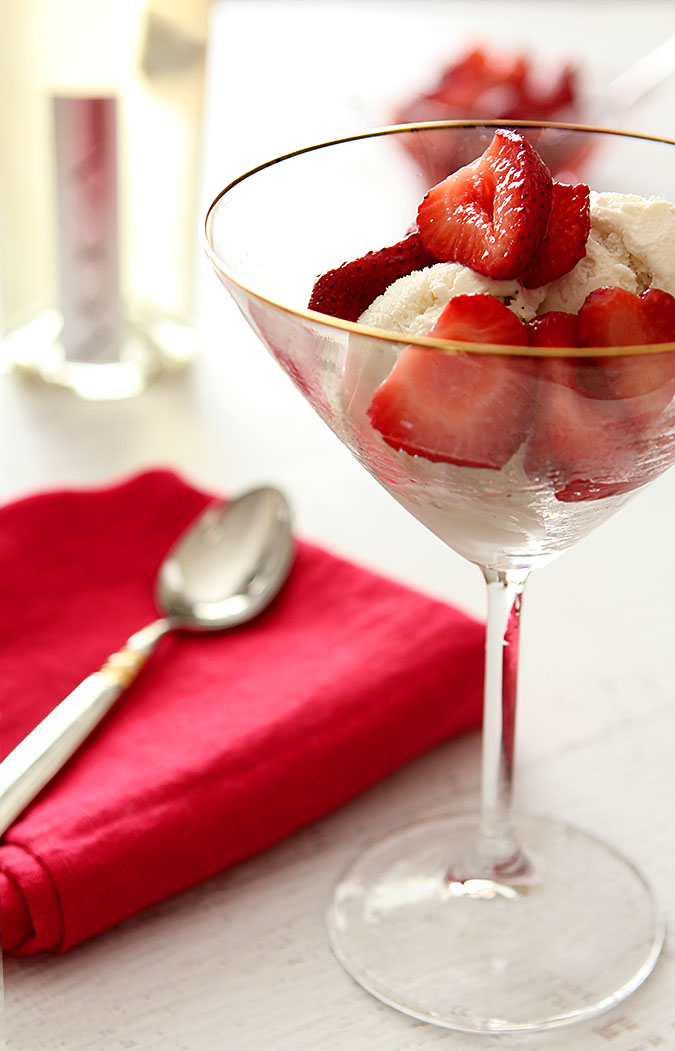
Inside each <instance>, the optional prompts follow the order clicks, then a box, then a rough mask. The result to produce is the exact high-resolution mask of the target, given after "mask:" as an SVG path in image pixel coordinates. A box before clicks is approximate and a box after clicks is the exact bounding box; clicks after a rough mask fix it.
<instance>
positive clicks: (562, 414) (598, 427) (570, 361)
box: [523, 357, 640, 502]
mask: <svg viewBox="0 0 675 1051" xmlns="http://www.w3.org/2000/svg"><path fill="white" fill-rule="evenodd" d="M537 378H538V384H537V397H536V406H535V412H534V422H533V426H532V433H531V435H530V438H529V441H528V443H527V448H526V452H525V459H524V462H523V466H524V469H525V472H526V474H527V475H528V477H529V478H530V479H531V480H532V481H533V482H534V483H535V484H537V485H542V486H546V487H549V486H552V488H553V489H554V491H555V494H556V497H557V498H558V499H559V500H562V501H565V502H568V501H575V500H597V499H600V498H601V497H605V496H613V495H616V494H617V493H622V492H627V491H628V490H630V489H634V488H635V487H636V486H637V485H639V484H640V481H639V479H636V478H635V475H634V471H633V469H632V468H633V465H634V462H635V453H634V452H633V451H632V448H633V441H634V434H633V430H632V425H631V420H630V417H629V414H628V412H627V411H626V407H625V404H624V403H623V402H622V401H621V400H608V401H598V400H595V399H593V398H590V397H589V396H588V395H587V394H586V393H585V392H584V391H583V390H581V389H580V388H579V382H578V361H577V359H575V358H569V357H566V358H545V359H540V360H539V361H538V362H537Z"/></svg>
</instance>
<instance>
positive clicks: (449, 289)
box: [359, 263, 545, 336]
mask: <svg viewBox="0 0 675 1051" xmlns="http://www.w3.org/2000/svg"><path fill="white" fill-rule="evenodd" d="M474 292H488V293H489V294H490V295H493V296H496V297H497V298H498V299H501V300H502V302H504V303H506V304H507V305H508V306H509V307H510V308H511V310H513V311H514V313H516V314H518V315H519V316H520V317H522V318H523V320H524V321H527V320H529V318H532V317H534V315H535V314H536V312H537V307H538V306H539V304H540V302H541V301H542V299H543V298H544V295H545V288H523V287H522V285H521V284H519V282H518V281H515V280H511V281H495V280H493V278H490V277H483V276H482V274H477V273H476V272H475V271H474V270H470V269H469V268H468V267H467V266H463V265H462V264H461V263H435V264H434V265H433V266H427V267H425V268H424V270H415V271H413V273H412V274H407V275H406V276H405V277H400V278H399V279H398V280H397V281H394V282H393V283H392V284H391V285H390V286H389V288H388V289H386V291H385V292H383V293H382V295H381V296H378V297H377V299H376V300H374V302H373V303H371V304H370V306H369V307H368V308H367V309H366V310H365V311H364V312H363V314H361V317H360V318H359V322H360V324H362V325H369V326H370V327H371V328H386V329H389V330H390V331H391V332H403V333H405V334H406V335H409V336H410V335H413V336H425V335H426V334H427V333H428V332H429V330H430V329H431V328H433V326H434V325H435V324H436V321H437V320H438V318H439V317H440V315H441V314H442V313H443V310H444V308H445V307H446V306H447V305H448V303H449V301H450V300H451V299H452V298H453V296H460V295H470V294H471V293H474Z"/></svg>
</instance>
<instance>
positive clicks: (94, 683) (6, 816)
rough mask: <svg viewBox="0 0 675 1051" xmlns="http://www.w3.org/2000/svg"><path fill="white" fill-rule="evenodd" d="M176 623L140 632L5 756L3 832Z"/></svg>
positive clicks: (0, 786)
mask: <svg viewBox="0 0 675 1051" xmlns="http://www.w3.org/2000/svg"><path fill="white" fill-rule="evenodd" d="M175 626H176V621H174V620H173V619H172V618H170V617H162V618H160V619H159V620H156V621H154V622H153V623H152V624H149V625H148V626H147V627H145V628H142V629H141V630H140V631H137V632H136V633H135V634H134V635H132V636H131V637H130V638H129V639H128V640H127V642H126V643H125V644H124V646H123V647H122V648H121V649H120V650H119V651H118V652H117V653H114V654H112V656H110V657H109V658H108V660H107V661H106V662H105V664H104V665H103V667H102V668H101V669H100V670H99V671H96V672H94V673H93V674H92V675H89V676H88V677H87V678H86V679H84V680H83V682H81V683H80V684H79V686H76V687H75V689H74V690H73V691H72V692H71V693H69V694H68V696H67V697H65V698H64V699H63V700H62V701H61V702H60V704H57V706H56V707H55V708H54V709H52V711H51V712H50V713H49V715H47V716H45V718H44V719H43V720H42V722H40V723H38V725H37V726H36V727H35V729H34V730H31V732H30V733H29V734H28V736H27V737H25V738H24V740H23V741H21V742H20V744H18V745H17V746H16V748H15V749H14V751H12V752H10V753H9V755H8V756H7V757H6V758H5V759H3V761H2V762H1V763H0V835H2V834H3V833H4V832H5V831H6V830H7V828H8V827H9V826H10V825H11V824H12V822H13V821H14V819H15V818H16V817H18V815H19V814H20V813H21V811H22V810H23V809H24V808H25V807H26V806H28V804H29V803H30V802H31V800H32V799H34V798H35V796H36V795H37V794H38V792H39V791H40V790H41V789H42V788H44V786H45V785H46V784H47V783H48V782H49V781H50V780H51V779H52V777H54V775H55V774H56V773H57V772H58V771H59V770H60V769H61V767H62V766H63V764H64V763H65V762H66V761H67V760H68V759H70V757H71V756H72V755H73V754H74V753H75V752H76V751H77V749H78V748H79V746H80V745H81V744H82V742H83V741H84V740H85V739H86V738H87V737H88V736H89V734H90V733H91V732H92V730H94V729H95V728H96V726H98V724H99V722H100V721H101V719H102V718H103V716H104V715H106V713H107V712H108V711H109V710H110V708H111V707H112V706H113V704H114V703H115V701H116V700H117V698H118V697H119V696H120V694H121V693H122V692H123V691H124V690H125V689H126V688H127V686H129V684H130V683H131V682H133V680H134V679H135V678H136V676H137V675H138V673H139V671H140V670H141V668H142V667H143V666H144V665H145V663H146V661H147V660H148V658H149V657H150V655H151V654H152V653H153V651H154V649H155V646H156V645H157V643H158V642H159V640H160V639H161V638H162V636H163V635H165V634H166V633H167V632H168V631H171V630H172V628H174V627H175Z"/></svg>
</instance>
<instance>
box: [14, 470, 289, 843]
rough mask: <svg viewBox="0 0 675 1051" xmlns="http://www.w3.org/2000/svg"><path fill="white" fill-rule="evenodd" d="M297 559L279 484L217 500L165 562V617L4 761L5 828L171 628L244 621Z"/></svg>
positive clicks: (161, 592) (161, 581) (161, 583)
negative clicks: (225, 502)
mask: <svg viewBox="0 0 675 1051" xmlns="http://www.w3.org/2000/svg"><path fill="white" fill-rule="evenodd" d="M292 560H293V539H292V535H291V525H290V512H289V508H288V504H287V502H286V499H285V497H284V496H283V494H282V493H280V492H279V491H278V490H277V489H271V488H261V489H254V490H252V491H251V492H248V493H245V494H244V495H243V496H240V497H239V498H238V499H236V500H232V501H230V502H229V503H227V504H222V503H216V504H211V505H209V506H208V507H207V508H206V510H205V511H204V512H202V514H201V515H200V516H199V517H198V518H197V519H196V521H195V522H193V523H192V525H191V526H189V527H188V529H187V530H186V531H185V533H183V535H182V536H181V537H180V538H179V539H178V541H177V543H176V544H175V545H174V547H173V548H172V549H171V550H170V551H169V553H168V555H167V556H166V558H165V559H164V562H163V563H162V565H161V567H160V570H159V573H158V576H157V581H156V594H155V600H156V604H157V607H158V609H159V610H160V611H161V612H162V614H163V616H161V617H160V618H159V619H158V620H155V621H153V623H152V624H148V626H147V627H145V628H142V629H141V630H140V631H137V632H136V633H135V634H134V635H132V636H131V638H129V639H128V640H127V642H126V643H125V644H124V646H123V647H122V649H121V650H119V651H118V652H117V653H114V654H113V655H112V656H111V657H109V658H108V660H107V661H106V662H105V664H104V665H103V667H102V668H101V669H100V670H99V671H97V672H94V673H93V675H89V676H88V677H87V678H86V679H85V680H84V681H83V682H81V683H80V685H79V686H77V687H76V688H75V689H74V690H73V691H72V693H69V694H68V696H67V697H66V698H65V699H64V700H63V701H61V703H60V704H58V705H57V706H56V707H55V708H54V709H53V711H51V712H50V713H49V715H47V716H46V717H45V718H44V719H43V720H42V722H41V723H39V724H38V725H37V726H36V727H35V729H34V730H32V731H31V732H30V733H29V734H28V736H27V737H26V738H24V740H23V741H21V743H20V744H18V745H17V746H16V748H15V749H14V751H13V752H10V754H9V755H8V756H7V758H6V759H4V760H3V761H2V763H0V835H1V834H2V833H3V832H5V831H6V829H7V828H8V827H9V825H11V823H12V822H13V821H14V819H15V818H16V817H18V815H19V814H20V813H21V812H22V810H24V808H25V807H26V806H27V805H28V803H30V802H31V800H32V799H34V798H35V796H36V795H37V794H38V792H39V791H40V790H41V789H42V788H44V786H45V785H46V784H47V782H48V781H50V780H51V779H52V777H53V776H54V775H55V774H56V773H57V772H58V771H59V770H60V769H61V767H62V766H63V765H64V763H65V762H66V761H67V760H68V759H69V758H70V757H71V756H72V755H73V753H74V752H75V751H76V750H77V748H78V747H79V746H80V745H81V744H82V742H83V741H84V740H85V738H86V737H88V735H89V734H90V733H91V731H92V730H93V729H94V728H95V727H96V726H97V725H98V723H99V722H100V721H101V719H102V718H103V716H104V715H105V714H106V713H107V712H108V710H109V709H110V708H111V707H112V705H113V704H114V702H115V701H116V700H117V698H118V697H119V695H120V694H121V693H122V691H123V690H125V689H126V687H127V686H128V685H129V684H130V683H131V682H132V681H133V680H134V679H135V678H136V676H137V674H138V672H139V671H140V669H141V668H142V667H143V666H144V664H145V663H146V661H147V660H148V658H149V657H150V655H151V654H152V652H153V651H154V649H155V647H156V645H157V643H158V642H159V640H160V639H161V638H162V637H163V636H164V635H166V634H167V633H168V632H170V631H176V630H187V631H220V630H222V629H223V628H233V627H235V626H237V625H239V624H244V623H245V622H246V621H248V620H251V618H253V617H255V616H256V615H257V614H258V613H260V612H261V611H262V610H263V609H264V608H265V607H266V606H267V605H268V604H269V603H270V602H271V601H272V599H273V598H274V597H275V595H276V594H277V593H278V591H279V589H280V588H281V586H282V584H283V583H284V581H285V580H286V577H287V576H288V572H289V570H290V567H291V563H292Z"/></svg>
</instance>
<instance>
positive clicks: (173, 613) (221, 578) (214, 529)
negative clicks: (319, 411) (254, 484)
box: [155, 487, 293, 631]
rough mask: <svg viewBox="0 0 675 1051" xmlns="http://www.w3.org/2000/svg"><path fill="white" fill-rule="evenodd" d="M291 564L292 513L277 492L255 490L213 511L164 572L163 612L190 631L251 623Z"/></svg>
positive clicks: (176, 549)
mask: <svg viewBox="0 0 675 1051" xmlns="http://www.w3.org/2000/svg"><path fill="white" fill-rule="evenodd" d="M292 559H293V539H292V535H291V528H290V512H289V508H288V503H287V502H286V499H285V497H284V496H283V494H282V493H281V492H279V490H278V489H272V488H270V487H264V488H261V489H253V490H251V491H250V492H248V493H245V494H244V495H243V496H240V497H239V498H238V499H237V500H233V501H231V502H230V503H228V504H223V503H217V504H211V505H210V506H209V507H207V508H206V510H205V511H204V512H203V513H202V514H201V515H200V516H199V518H198V519H197V520H196V522H194V523H193V525H192V526H191V527H190V528H189V529H188V530H187V532H186V533H185V534H184V535H183V536H182V537H180V538H179V539H178V541H177V543H176V544H175V545H174V546H173V547H172V548H171V550H170V551H169V553H168V555H167V556H166V558H165V559H164V561H163V562H162V565H161V566H160V570H159V574H158V576H157V583H156V588H155V599H156V604H157V607H158V609H160V610H162V611H163V612H164V613H165V614H167V616H168V617H171V618H173V619H174V620H175V621H180V624H177V623H174V624H173V627H174V628H178V627H180V628H181V629H184V630H191V631H222V630H223V629H224V628H232V627H236V626H237V625H238V624H243V623H244V622H245V621H248V620H251V619H252V618H253V617H256V616H257V615H258V614H259V613H261V612H262V610H263V609H265V608H266V607H267V606H268V605H269V603H270V602H271V601H272V599H273V598H274V597H275V595H276V594H277V592H278V591H279V590H280V588H281V586H282V585H283V583H284V581H285V580H286V577H287V575H288V571H289V569H290V566H291V562H292Z"/></svg>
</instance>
